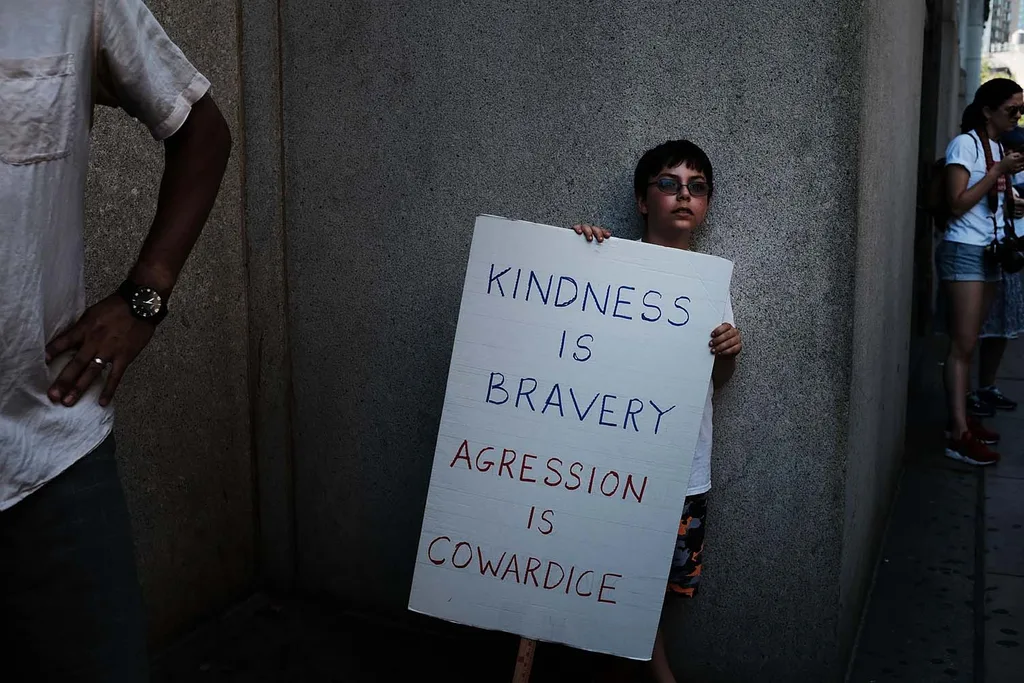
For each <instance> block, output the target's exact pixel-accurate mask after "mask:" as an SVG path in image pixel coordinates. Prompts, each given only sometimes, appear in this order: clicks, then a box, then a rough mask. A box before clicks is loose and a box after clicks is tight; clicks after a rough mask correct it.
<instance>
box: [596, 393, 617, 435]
mask: <svg viewBox="0 0 1024 683" xmlns="http://www.w3.org/2000/svg"><path fill="white" fill-rule="evenodd" d="M610 398H618V397H617V396H612V395H611V394H605V395H604V398H602V399H601V415H600V416H599V417H598V418H597V421H598V423H599V424H603V425H604V426H605V427H618V426H619V425H618V424H617V423H615V422H605V421H604V415H605V413H608V414H609V415H614V414H615V411H614V410H610V409H609V408H608V407H607V406H606V405H605V404H606V403H608V399H610Z"/></svg>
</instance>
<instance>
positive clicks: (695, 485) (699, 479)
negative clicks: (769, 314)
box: [686, 293, 736, 496]
mask: <svg viewBox="0 0 1024 683" xmlns="http://www.w3.org/2000/svg"><path fill="white" fill-rule="evenodd" d="M727 297H728V298H726V300H725V311H724V312H723V314H722V318H723V320H722V322H723V323H729V324H730V325H735V324H736V323H735V321H734V320H733V317H732V294H731V293H730V294H728V295H727ZM710 335H711V330H708V336H709V339H710ZM714 395H715V383H714V380H708V397H707V399H706V400H705V401H704V415H703V416H702V417H701V419H700V433H699V434H698V435H697V450H696V451H694V453H693V465H692V466H691V468H690V483H689V485H688V486H687V487H686V495H688V496H696V495H697V494H699V493H707V492H708V491H710V490H711V442H712V439H711V437H712V429H713V425H712V418H713V417H714V401H713V400H712V399H713V398H714Z"/></svg>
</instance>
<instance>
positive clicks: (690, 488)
mask: <svg viewBox="0 0 1024 683" xmlns="http://www.w3.org/2000/svg"><path fill="white" fill-rule="evenodd" d="M637 241H640V240H637ZM722 322H723V323H729V324H730V325H735V324H736V321H735V320H733V314H732V293H729V294H728V295H727V298H726V300H725V311H724V312H723V313H722ZM710 340H711V330H708V341H710ZM714 395H715V383H714V380H708V396H707V399H706V400H705V401H704V415H703V416H702V417H701V419H700V432H698V434H697V450H695V451H694V453H693V464H692V465H691V466H690V483H689V484H688V485H687V487H686V495H687V496H696V495H697V494H699V493H707V492H708V491H710V490H711V444H712V441H713V439H712V436H713V430H714V424H713V418H714V412H715V407H714Z"/></svg>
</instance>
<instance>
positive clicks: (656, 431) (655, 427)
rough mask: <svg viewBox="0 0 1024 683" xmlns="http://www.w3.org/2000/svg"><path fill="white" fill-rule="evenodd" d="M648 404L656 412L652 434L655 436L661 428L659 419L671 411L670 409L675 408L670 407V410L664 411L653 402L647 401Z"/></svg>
mask: <svg viewBox="0 0 1024 683" xmlns="http://www.w3.org/2000/svg"><path fill="white" fill-rule="evenodd" d="M648 402H649V403H650V404H651V406H652V407H653V408H654V409H655V410H657V411H658V421H657V422H655V423H654V433H655V434H657V433H658V427H660V426H661V418H662V416H663V415H665V413H667V412H669V411H670V410H672V408H675V406H672V408H667V409H665V410H662V409H661V408H659V407H658V404H657V403H655V402H654V401H648Z"/></svg>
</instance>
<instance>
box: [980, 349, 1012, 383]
mask: <svg viewBox="0 0 1024 683" xmlns="http://www.w3.org/2000/svg"><path fill="white" fill-rule="evenodd" d="M1007 341H1008V340H1007V339H1006V337H985V338H983V339H982V340H981V352H980V354H979V355H980V358H979V360H980V362H979V364H978V365H979V367H978V386H979V387H980V388H982V389H988V388H991V387H994V386H995V385H996V375H997V374H999V364H1000V363H1001V362H1002V361H1003V352H1004V351H1006V342H1007Z"/></svg>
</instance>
